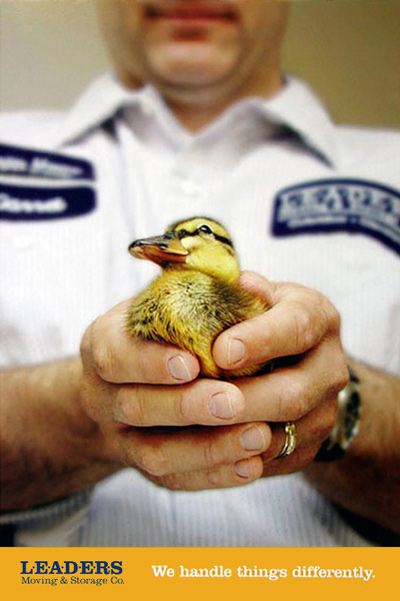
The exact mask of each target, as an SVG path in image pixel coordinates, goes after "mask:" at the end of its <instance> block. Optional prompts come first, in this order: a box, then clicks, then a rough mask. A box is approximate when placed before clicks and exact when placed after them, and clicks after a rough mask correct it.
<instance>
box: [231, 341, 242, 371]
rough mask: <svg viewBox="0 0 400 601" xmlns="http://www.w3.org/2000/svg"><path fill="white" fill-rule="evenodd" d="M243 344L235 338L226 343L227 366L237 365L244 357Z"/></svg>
mask: <svg viewBox="0 0 400 601" xmlns="http://www.w3.org/2000/svg"><path fill="white" fill-rule="evenodd" d="M244 352H245V348H244V344H243V342H242V341H241V340H238V339H237V338H231V339H230V340H229V343H228V364H229V365H233V364H234V363H238V362H239V361H241V360H242V359H243V357H244Z"/></svg>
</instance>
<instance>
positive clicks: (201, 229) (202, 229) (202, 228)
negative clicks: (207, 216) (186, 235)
mask: <svg viewBox="0 0 400 601" xmlns="http://www.w3.org/2000/svg"><path fill="white" fill-rule="evenodd" d="M197 231H198V232H203V234H212V233H213V231H212V229H211V228H210V227H209V226H208V225H201V226H200V227H198V228H197Z"/></svg>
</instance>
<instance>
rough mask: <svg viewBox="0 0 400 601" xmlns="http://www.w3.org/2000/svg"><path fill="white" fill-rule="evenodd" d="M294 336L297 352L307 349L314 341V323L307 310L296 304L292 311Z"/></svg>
mask: <svg viewBox="0 0 400 601" xmlns="http://www.w3.org/2000/svg"><path fill="white" fill-rule="evenodd" d="M293 321H294V337H295V341H296V345H297V348H298V349H299V352H302V351H305V350H307V349H309V348H310V347H311V346H312V344H313V341H314V323H313V320H312V318H311V315H310V313H309V311H308V310H306V309H304V307H302V306H300V305H299V306H298V307H297V308H296V311H295V312H294V319H293Z"/></svg>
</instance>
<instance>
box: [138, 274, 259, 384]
mask: <svg viewBox="0 0 400 601" xmlns="http://www.w3.org/2000/svg"><path fill="white" fill-rule="evenodd" d="M265 310H266V307H265V305H264V304H263V303H262V302H261V301H260V300H259V299H256V298H254V297H253V296H251V295H249V294H248V293H246V292H243V291H242V290H240V289H239V288H238V287H235V286H234V287H232V286H228V285H226V284H223V283H221V282H219V281H217V280H215V279H213V278H211V277H210V276H207V275H205V274H202V273H199V272H183V273H182V272H180V273H165V274H163V275H162V276H161V277H160V278H158V279H157V280H156V281H155V282H153V284H151V285H150V287H149V288H147V289H146V290H145V291H144V292H142V293H141V294H140V295H139V296H138V297H136V298H135V299H134V300H133V301H132V304H131V307H130V312H129V318H128V328H129V331H130V332H131V333H132V334H134V335H135V336H139V337H141V338H145V339H147V340H154V341H159V342H166V343H167V344H172V345H175V346H179V347H180V348H184V349H187V350H189V351H190V352H192V353H194V354H195V355H196V356H197V357H198V359H199V361H200V364H201V373H202V374H203V375H204V376H206V377H213V378H217V377H219V378H221V377H226V376H227V374H224V373H223V372H222V371H221V369H220V368H218V367H217V366H216V364H215V362H214V360H213V358H212V352H211V349H212V345H213V342H214V340H215V338H216V337H217V336H218V334H220V333H221V332H222V331H224V330H226V329H227V328H229V327H231V326H232V325H234V324H236V323H239V322H240V321H243V320H244V319H248V318H250V317H253V316H254V315H259V314H260V313H262V312H264V311H265ZM230 375H231V374H230ZM240 375H245V374H240Z"/></svg>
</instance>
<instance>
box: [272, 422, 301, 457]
mask: <svg viewBox="0 0 400 601" xmlns="http://www.w3.org/2000/svg"><path fill="white" fill-rule="evenodd" d="M283 429H284V432H285V442H284V444H283V447H282V450H281V452H280V453H279V455H278V457H277V458H276V459H283V457H288V455H291V453H293V451H294V450H295V448H296V441H297V434H296V426H295V425H294V422H286V423H285V425H284V427H283Z"/></svg>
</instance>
